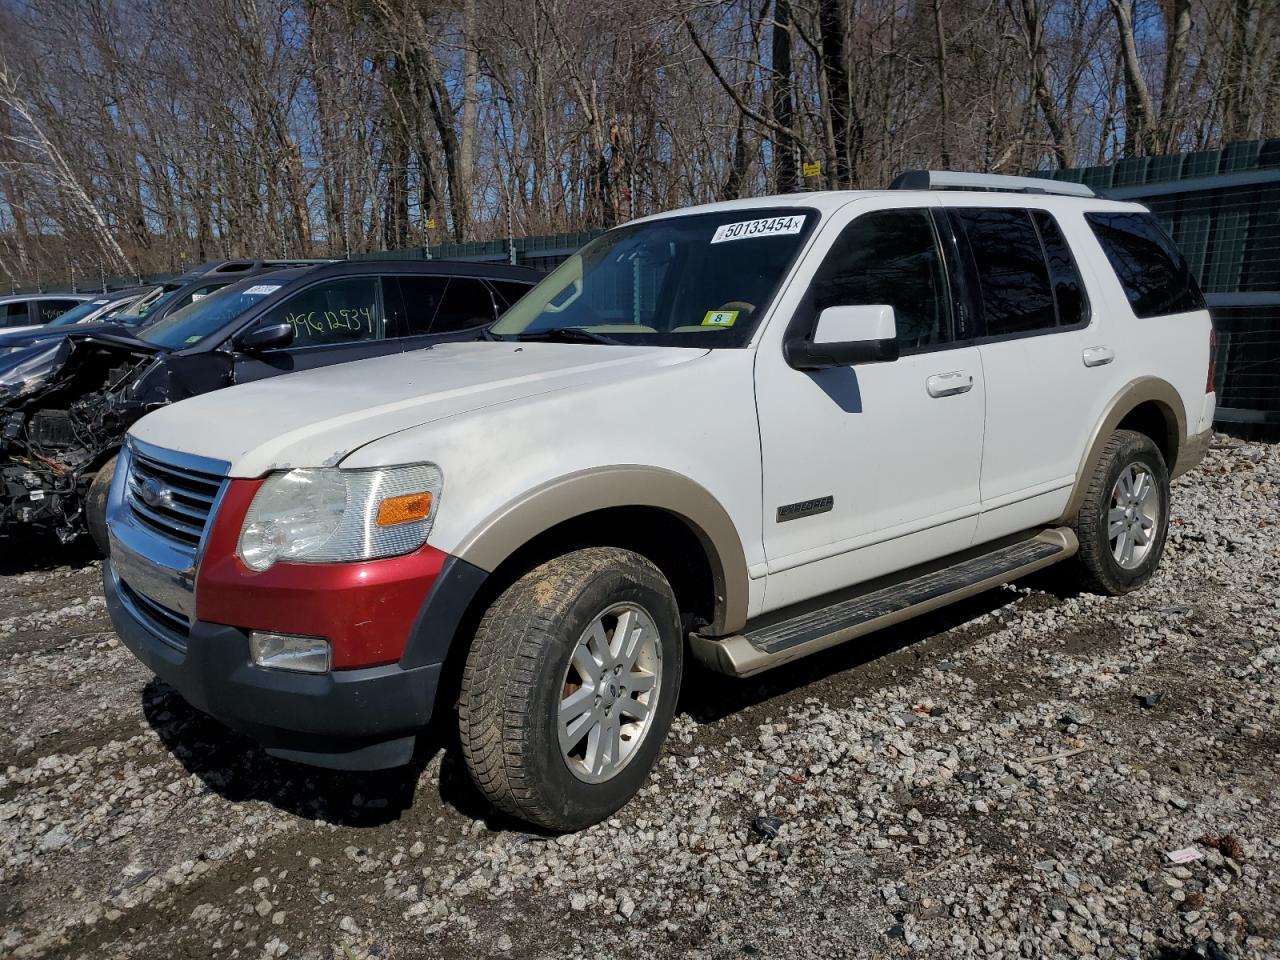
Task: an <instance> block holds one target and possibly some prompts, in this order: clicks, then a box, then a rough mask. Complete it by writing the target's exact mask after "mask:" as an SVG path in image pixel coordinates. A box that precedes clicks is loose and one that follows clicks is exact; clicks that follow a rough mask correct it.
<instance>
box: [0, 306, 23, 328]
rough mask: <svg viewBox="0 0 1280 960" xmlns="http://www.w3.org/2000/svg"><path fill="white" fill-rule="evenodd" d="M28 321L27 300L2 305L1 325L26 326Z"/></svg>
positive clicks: (0, 312) (0, 308) (0, 310)
mask: <svg viewBox="0 0 1280 960" xmlns="http://www.w3.org/2000/svg"><path fill="white" fill-rule="evenodd" d="M28 322H29V315H28V313H27V301H25V300H22V301H20V302H18V303H6V304H4V305H2V306H0V327H25V326H26V325H27V323H28Z"/></svg>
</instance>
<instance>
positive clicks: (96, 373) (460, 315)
mask: <svg viewBox="0 0 1280 960" xmlns="http://www.w3.org/2000/svg"><path fill="white" fill-rule="evenodd" d="M540 278H541V274H540V273H538V272H537V271H534V270H529V269H526V268H522V267H510V266H505V265H500V264H487V263H449V262H444V261H357V262H339V263H331V264H325V265H322V266H318V267H311V268H307V269H284V270H276V271H273V272H272V273H269V274H265V275H259V276H255V277H252V278H249V279H245V280H241V281H239V282H237V283H233V284H231V285H229V286H226V287H224V288H223V289H221V290H218V291H216V292H214V293H210V294H209V295H208V296H206V297H203V298H201V299H198V300H195V301H194V302H191V303H189V304H188V305H187V306H185V307H183V308H182V309H180V310H176V311H174V312H172V313H169V314H168V315H167V316H165V317H164V318H163V319H161V320H158V321H156V322H154V323H151V324H147V325H145V326H143V327H142V328H140V329H137V330H126V329H117V330H100V331H95V332H88V333H83V334H81V333H70V334H68V335H67V336H66V337H64V338H61V339H59V340H57V341H50V342H44V343H39V344H35V345H33V346H31V347H29V348H27V349H26V350H23V351H19V352H18V353H15V354H11V355H9V356H7V357H4V358H3V362H0V533H8V534H10V535H12V534H14V533H15V532H17V531H18V530H20V529H36V528H42V529H46V530H50V531H52V532H53V533H55V534H56V535H57V537H58V538H59V539H60V540H61V541H62V542H64V543H68V542H70V541H72V540H74V539H75V538H76V537H78V536H79V535H80V534H81V533H83V532H86V531H87V532H89V533H90V534H91V535H92V537H93V539H94V542H95V543H96V544H97V546H98V548H99V550H100V551H102V552H103V553H105V552H106V528H105V520H104V510H105V502H106V493H107V490H108V488H109V487H110V481H111V475H112V472H113V470H114V466H115V457H116V453H117V451H118V450H119V448H120V444H121V442H122V441H123V439H124V435H125V432H126V431H127V430H128V428H129V427H130V426H131V425H132V424H133V423H135V422H136V421H137V420H138V419H140V418H141V417H142V416H144V415H145V414H146V413H148V412H150V411H151V410H154V409H155V408H157V407H160V406H164V405H165V404H169V403H174V402H176V401H178V400H182V399H185V398H186V397H191V396H195V395H197V394H201V393H207V392H209V391H211V390H218V389H221V388H222V387H227V386H231V385H233V384H236V383H245V382H249V381H253V380H260V379H263V378H265V377H271V376H277V375H279V374H284V373H290V372H293V371H296V370H307V369H312V368H314V367H319V366H327V365H331V364H335V363H343V362H346V361H350V360H357V359H362V358H364V357H373V356H382V355H384V354H389V353H399V352H403V351H407V350H414V349H419V348H422V347H428V346H430V345H431V344H433V343H436V342H441V341H447V340H458V339H469V338H472V337H475V336H476V335H477V333H478V331H480V330H482V329H483V328H484V327H486V326H487V325H488V324H490V323H492V322H493V321H494V320H495V319H496V318H497V316H498V315H499V314H501V313H502V312H503V311H504V310H505V309H506V308H507V307H508V306H509V305H510V304H511V303H513V302H514V301H515V300H516V299H518V298H519V297H520V296H522V295H523V294H524V292H525V291H527V290H528V289H530V288H531V287H532V286H533V284H534V283H536V282H537V281H538V280H539V279H540Z"/></svg>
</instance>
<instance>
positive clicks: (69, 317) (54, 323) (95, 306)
mask: <svg viewBox="0 0 1280 960" xmlns="http://www.w3.org/2000/svg"><path fill="white" fill-rule="evenodd" d="M110 302H111V301H110V300H86V301H85V302H84V303H82V304H80V305H79V306H78V307H72V308H71V309H70V310H68V311H67V312H66V313H64V314H62V316H60V317H58V318H57V319H56V320H50V321H49V322H48V323H46V324H45V329H46V330H47V329H48V328H49V327H66V326H70V325H71V324H73V323H80V322H81V321H82V320H85V319H87V318H88V317H91V316H93V315H94V314H95V313H97V312H98V311H99V310H101V309H102V308H103V307H105V306H106V305H107V304H108V303H110Z"/></svg>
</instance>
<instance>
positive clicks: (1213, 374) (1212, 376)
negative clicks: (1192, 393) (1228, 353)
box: [1204, 324, 1218, 393]
mask: <svg viewBox="0 0 1280 960" xmlns="http://www.w3.org/2000/svg"><path fill="white" fill-rule="evenodd" d="M1217 373H1218V331H1217V330H1215V329H1214V328H1213V325H1212V324H1210V326H1209V376H1208V378H1207V379H1206V380H1205V383H1204V392H1205V393H1213V392H1214V387H1213V384H1214V381H1215V380H1217Z"/></svg>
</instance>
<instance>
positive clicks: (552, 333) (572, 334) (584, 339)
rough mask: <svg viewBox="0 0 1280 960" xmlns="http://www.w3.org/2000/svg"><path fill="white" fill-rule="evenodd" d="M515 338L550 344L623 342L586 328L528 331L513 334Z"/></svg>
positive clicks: (555, 328)
mask: <svg viewBox="0 0 1280 960" xmlns="http://www.w3.org/2000/svg"><path fill="white" fill-rule="evenodd" d="M513 337H514V338H515V339H516V340H520V341H531V340H545V341H547V342H550V343H612V344H615V345H616V344H619V343H621V342H622V341H621V340H615V339H614V338H613V337H606V336H605V335H604V334H603V333H596V332H595V331H594V330H588V329H587V328H586V327H554V328H553V329H551V330H526V331H524V332H522V333H517V334H513Z"/></svg>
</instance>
